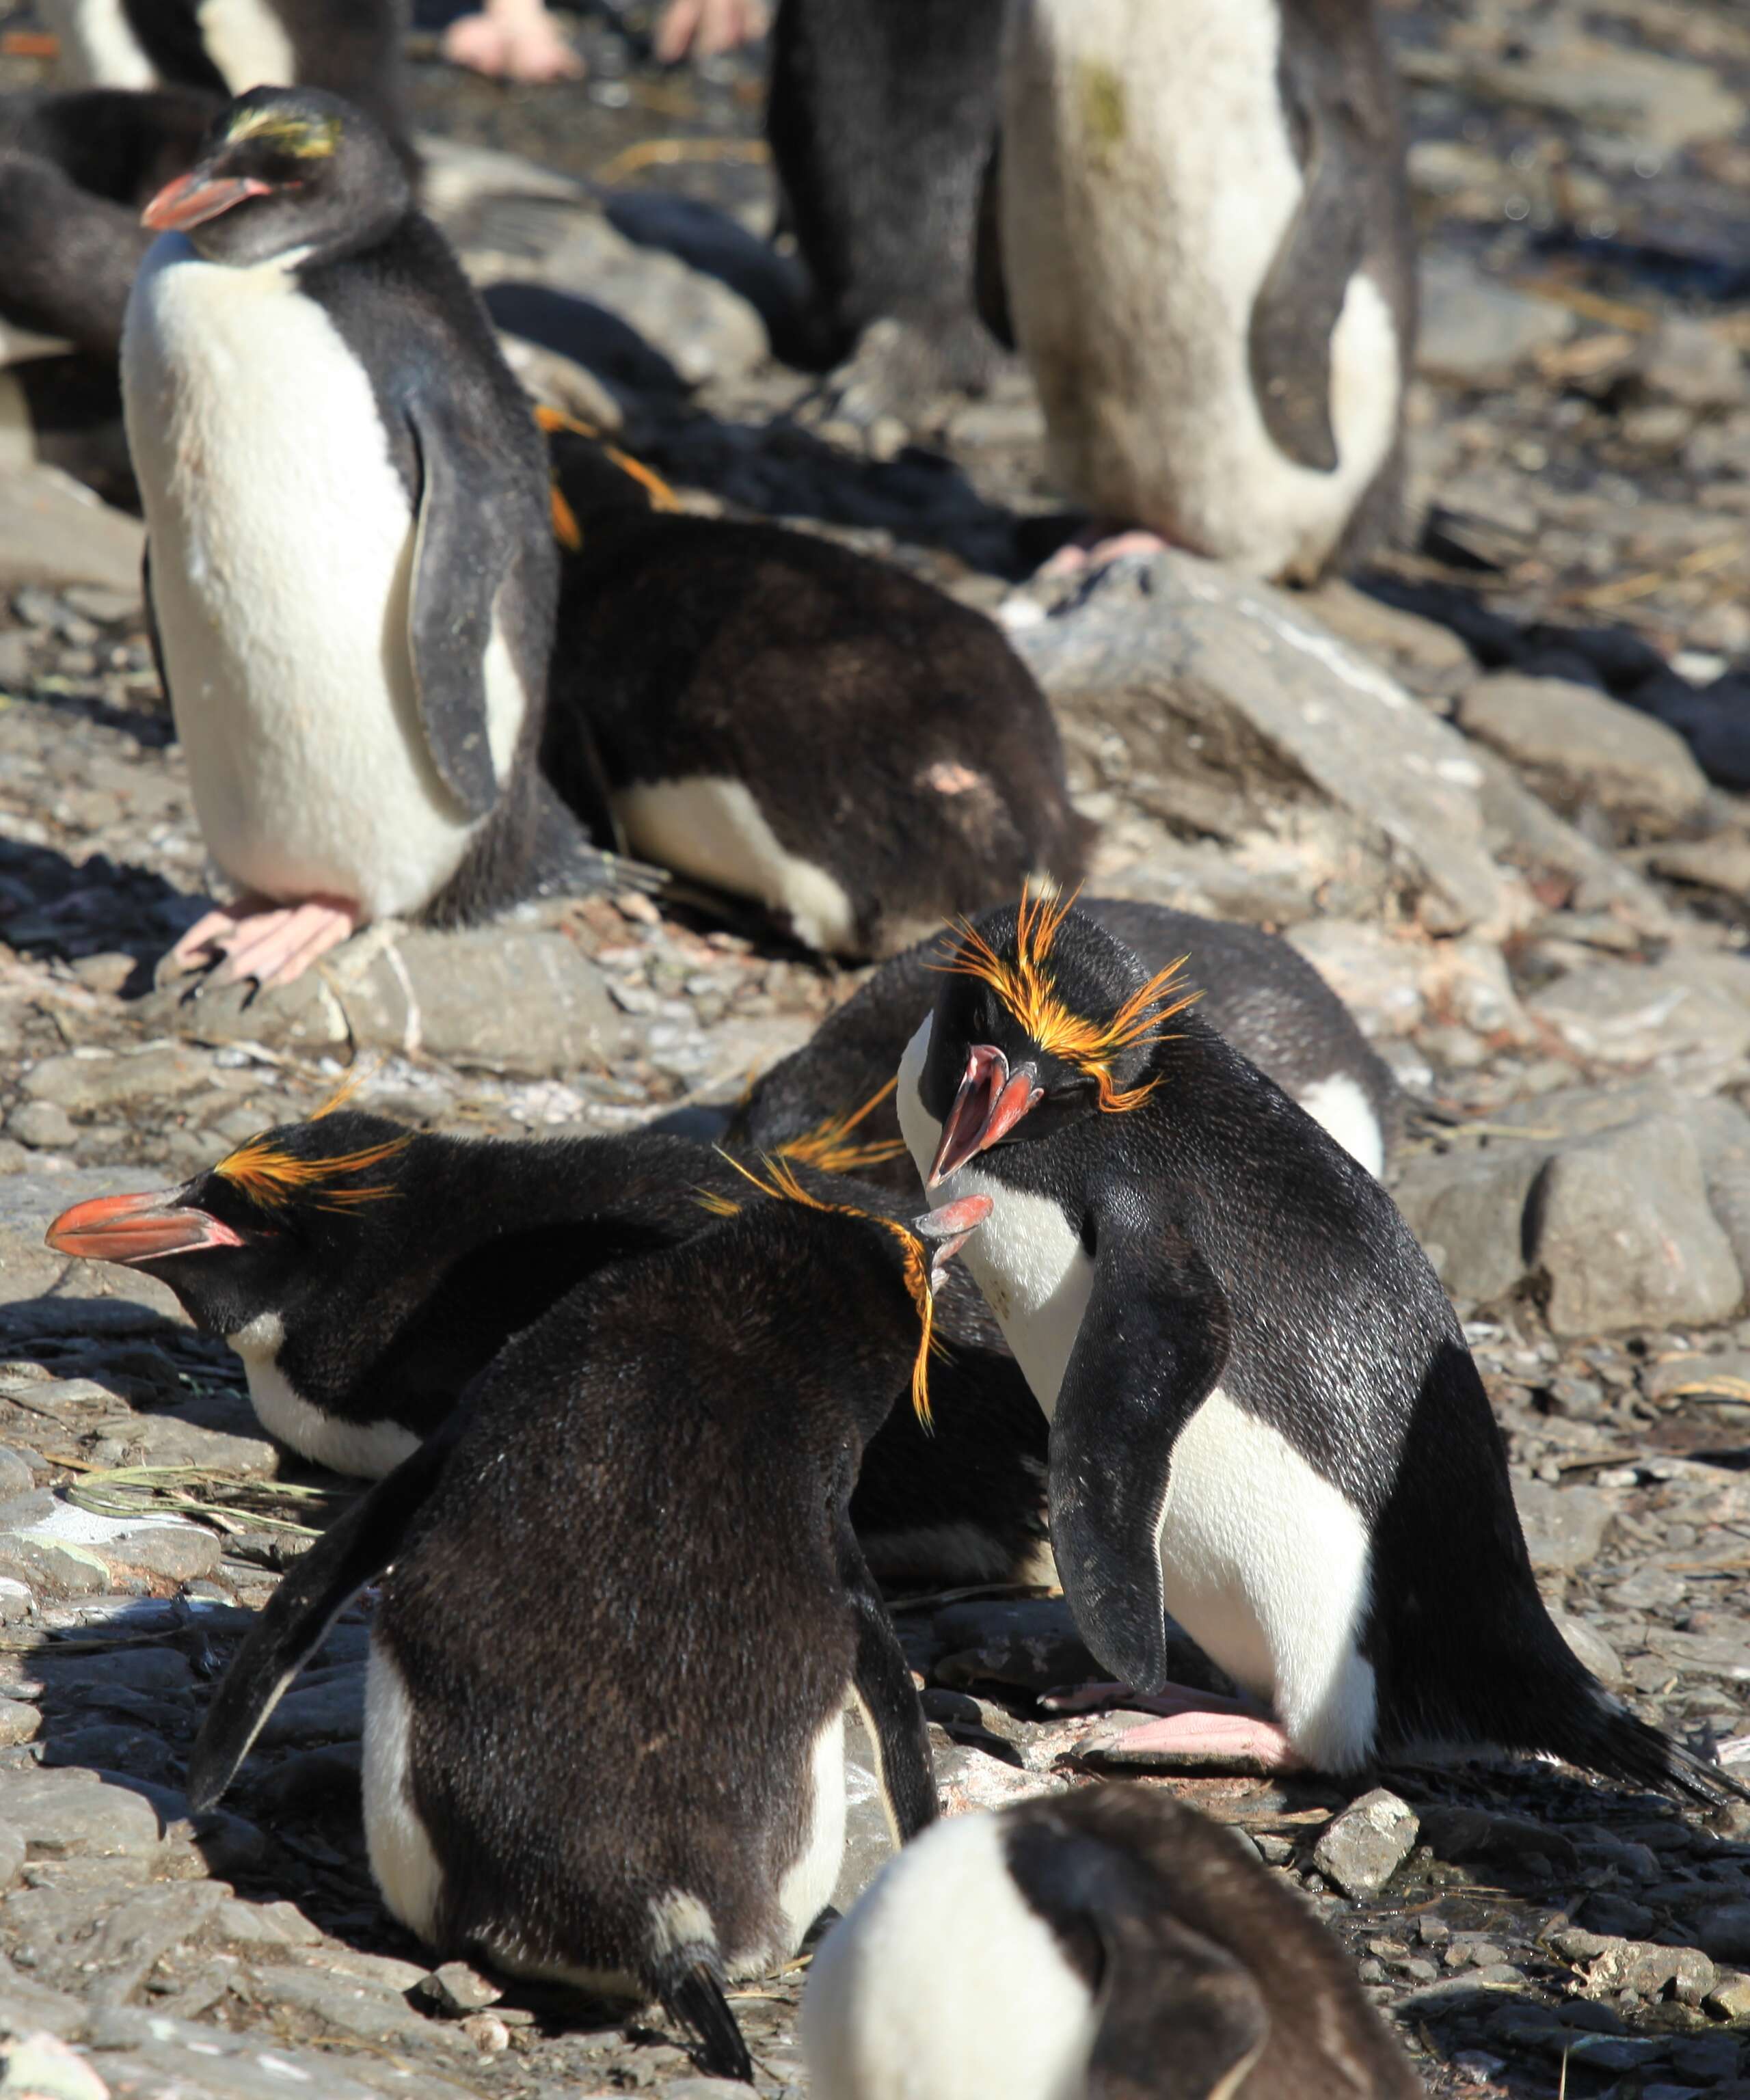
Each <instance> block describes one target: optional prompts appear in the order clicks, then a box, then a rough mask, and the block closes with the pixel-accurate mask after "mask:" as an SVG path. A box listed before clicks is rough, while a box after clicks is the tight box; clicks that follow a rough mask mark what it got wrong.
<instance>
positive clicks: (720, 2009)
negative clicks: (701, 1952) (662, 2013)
mask: <svg viewBox="0 0 1750 2100" xmlns="http://www.w3.org/2000/svg"><path fill="white" fill-rule="evenodd" d="M657 1995H658V1996H659V1997H660V1998H661V2000H662V2001H663V2007H664V2009H665V2010H666V2011H667V2012H668V2017H669V2018H671V2019H672V2020H675V2021H677V2022H678V2023H680V2025H681V2026H682V2027H685V2029H686V2031H687V2032H688V2033H689V2034H690V2035H694V2036H697V2037H698V2040H699V2067H700V2068H701V2069H702V2070H703V2071H707V2072H708V2073H709V2074H710V2076H712V2077H713V2078H738V2079H740V2080H741V2081H742V2083H743V2085H752V2083H753V2058H752V2057H751V2056H749V2055H748V2054H747V2043H746V2042H745V2041H744V2040H743V2039H742V2031H741V2028H740V2027H739V2026H738V2024H737V2022H736V2018H735V2015H734V2013H733V2012H732V2011H731V2010H730V2002H729V2001H728V1999H727V1998H725V1996H724V1995H723V1986H722V1984H721V1983H719V1982H718V1980H717V1979H716V1975H715V1974H713V1972H712V1970H711V1968H710V1967H709V1966H708V1965H707V1963H705V1962H703V1961H691V1962H690V1963H689V1964H688V1965H687V1966H686V1967H685V1969H683V1970H680V1971H679V1972H678V1973H677V1975H676V1976H675V1978H674V1980H673V1981H672V1982H671V1983H665V1984H663V1986H662V1988H660V1989H659V1992H658V1993H657Z"/></svg>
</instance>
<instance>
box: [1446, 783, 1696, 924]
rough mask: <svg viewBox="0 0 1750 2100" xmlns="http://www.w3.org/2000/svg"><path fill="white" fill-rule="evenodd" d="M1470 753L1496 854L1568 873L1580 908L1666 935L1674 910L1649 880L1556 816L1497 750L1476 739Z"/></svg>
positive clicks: (1518, 864) (1519, 863)
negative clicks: (1477, 772) (1479, 782)
mask: <svg viewBox="0 0 1750 2100" xmlns="http://www.w3.org/2000/svg"><path fill="white" fill-rule="evenodd" d="M1470 755H1471V757H1473V758H1474V760H1475V761H1476V764H1477V768H1478V770H1479V772H1480V773H1481V774H1482V776H1483V785H1482V789H1481V792H1480V795H1479V804H1480V807H1481V809H1482V811H1483V836H1484V838H1485V840H1487V842H1488V848H1489V850H1490V852H1491V853H1492V854H1494V855H1495V856H1496V857H1497V858H1499V859H1503V860H1507V861H1510V862H1512V863H1513V864H1514V866H1515V867H1527V868H1547V869H1549V870H1551V871H1554V872H1555V873H1557V874H1559V875H1563V876H1567V877H1568V879H1569V880H1571V882H1572V884H1573V885H1574V895H1573V906H1574V909H1575V910H1576V911H1608V912H1609V913H1610V914H1611V916H1612V917H1613V918H1614V919H1616V920H1618V921H1619V922H1620V924H1621V925H1622V926H1623V927H1624V929H1632V930H1633V931H1635V932H1637V933H1643V934H1650V935H1653V936H1655V937H1668V935H1669V933H1670V932H1671V930H1672V927H1673V923H1674V922H1673V915H1672V913H1671V910H1670V907H1668V905H1667V904H1666V902H1665V901H1664V898H1662V897H1661V896H1660V893H1659V892H1658V890H1657V889H1655V887H1654V885H1652V884H1651V883H1650V882H1648V881H1647V880H1646V879H1645V878H1644V877H1643V876H1640V875H1638V874H1637V873H1636V872H1635V871H1634V870H1633V868H1632V867H1629V865H1628V863H1627V862H1625V861H1623V860H1620V859H1619V858H1617V857H1616V854H1611V853H1607V852H1606V851H1605V850H1604V849H1603V848H1602V846H1599V845H1594V843H1593V841H1592V840H1590V839H1589V838H1587V837H1586V836H1585V834H1584V832H1580V831H1578V830H1576V827H1574V826H1573V825H1572V824H1570V823H1567V822H1565V821H1564V820H1563V818H1560V817H1558V816H1557V814H1555V812H1554V810H1552V809H1551V808H1550V807H1549V804H1548V803H1547V802H1545V801H1541V800H1540V799H1539V797H1538V796H1536V795H1534V794H1532V791H1531V790H1530V788H1528V787H1527V786H1526V785H1525V783H1524V782H1523V780H1521V779H1520V778H1519V774H1517V773H1516V772H1515V771H1514V769H1513V768H1512V766H1511V765H1509V764H1508V762H1507V761H1506V760H1505V759H1504V758H1503V757H1501V755H1500V753H1499V752H1493V751H1491V750H1490V749H1489V748H1488V746H1487V745H1486V744H1473V745H1472V746H1471V747H1470Z"/></svg>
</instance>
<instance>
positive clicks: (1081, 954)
mask: <svg viewBox="0 0 1750 2100" xmlns="http://www.w3.org/2000/svg"><path fill="white" fill-rule="evenodd" d="M1188 990H1189V987H1188V986H1182V985H1181V983H1180V982H1179V980H1178V979H1177V978H1176V977H1175V976H1174V973H1172V972H1170V971H1166V972H1162V973H1159V974H1157V975H1156V976H1154V977H1150V975H1149V974H1148V971H1147V970H1146V969H1144V967H1143V965H1142V964H1141V963H1139V961H1138V960H1137V959H1136V957H1135V955H1133V954H1131V951H1129V950H1128V949H1126V947H1125V946H1123V945H1122V943H1121V942H1118V941H1116V940H1114V939H1113V937H1112V936H1111V935H1110V934H1109V933H1106V932H1105V931H1104V929H1103V928H1101V927H1100V926H1097V925H1095V924H1094V922H1093V921H1092V920H1090V919H1088V918H1087V916H1086V915H1083V914H1082V913H1080V912H1078V911H1073V910H1072V909H1070V908H1069V907H1060V906H1051V905H1047V904H1043V903H1037V902H1032V903H1025V904H1024V905H1023V906H1022V907H1021V908H1020V911H1018V912H1017V911H1016V910H1014V909H1013V908H1008V907H1005V908H1003V909H1002V910H999V911H994V912H991V913H989V914H987V915H985V917H984V918H983V919H982V920H980V921H979V922H978V924H977V925H976V928H972V929H968V931H967V933H965V934H964V935H963V938H962V942H961V945H960V947H959V951H958V952H957V955H956V957H955V964H954V969H953V970H952V971H951V972H950V973H949V974H947V975H946V976H944V977H943V978H942V979H941V990H940V991H939V992H938V994H937V1001H936V1006H935V1009H934V1012H932V1014H931V1015H930V1016H929V1017H928V1018H927V1019H926V1021H924V1024H923V1026H922V1027H921V1028H920V1029H919V1031H918V1034H917V1035H916V1036H915V1039H913V1041H912V1043H911V1044H910V1047H909V1048H908V1049H907V1050H906V1057H905V1061H904V1063H903V1065H901V1070H900V1079H899V1086H898V1101H899V1115H900V1123H901V1127H902V1128H903V1129H904V1131H905V1133H906V1142H907V1144H908V1145H910V1149H911V1154H912V1157H913V1158H914V1159H915V1161H916V1162H917V1164H918V1168H919V1172H920V1173H921V1174H923V1176H924V1177H925V1182H926V1185H927V1186H928V1188H929V1189H931V1190H932V1199H934V1192H935V1191H937V1190H938V1189H940V1190H941V1191H942V1192H943V1194H944V1195H945V1196H946V1197H948V1198H957V1197H960V1196H964V1195H972V1194H975V1193H976V1194H983V1195H987V1196H990V1197H991V1198H994V1202H995V1205H996V1208H995V1211H994V1215H993V1216H992V1219H991V1220H990V1225H989V1227H988V1228H987V1229H986V1230H985V1232H984V1233H982V1234H981V1236H980V1239H979V1242H977V1244H976V1246H974V1248H973V1249H972V1250H971V1251H970V1252H969V1256H968V1266H969V1267H970V1268H971V1269H972V1274H973V1276H974V1277H975V1279H976V1282H978V1284H979V1285H980V1286H981V1289H982V1290H984V1292H985V1296H986V1298H987V1299H989V1300H990V1305H991V1308H992V1310H993V1311H994V1312H995V1313H996V1315H997V1317H998V1320H999V1321H1001V1322H1002V1325H1003V1332H1004V1333H1005V1334H1006V1335H1007V1336H1008V1339H1009V1343H1010V1346H1011V1347H1012V1348H1013V1350H1014V1352H1015V1355H1016V1361H1018V1362H1019V1363H1020V1366H1021V1369H1022V1370H1023V1371H1025V1374H1026V1375H1027V1379H1028V1383H1029V1384H1030V1385H1031V1386H1032V1387H1033V1390H1034V1394H1035V1395H1036V1396H1037V1397H1038V1401H1039V1403H1040V1405H1041V1406H1043V1408H1044V1409H1045V1410H1046V1412H1047V1414H1049V1415H1050V1416H1051V1542H1052V1551H1053V1552H1054V1554H1055V1555H1056V1561H1057V1567H1058V1570H1059V1573H1060V1577H1061V1578H1062V1581H1063V1584H1064V1589H1065V1595H1066V1596H1067V1597H1068V1599H1069V1603H1070V1605H1071V1607H1072V1608H1073V1612H1074V1613H1075V1617H1076V1623H1077V1625H1078V1627H1079V1628H1080V1630H1081V1632H1082V1638H1083V1639H1085V1640H1086V1641H1087V1644H1088V1646H1089V1647H1090V1648H1091V1649H1092V1650H1093V1652H1094V1653H1095V1655H1096V1656H1098V1657H1100V1660H1101V1661H1102V1662H1104V1664H1105V1665H1106V1666H1107V1667H1108V1668H1109V1670H1112V1671H1113V1673H1114V1674H1116V1675H1118V1676H1121V1677H1123V1678H1125V1679H1127V1680H1128V1681H1129V1682H1130V1683H1131V1684H1133V1685H1135V1686H1136V1687H1138V1688H1139V1690H1140V1691H1141V1692H1144V1693H1151V1694H1160V1693H1162V1692H1163V1690H1164V1689H1165V1688H1166V1684H1165V1681H1166V1633H1165V1627H1164V1622H1163V1606H1164V1608H1165V1610H1166V1611H1170V1612H1171V1613H1172V1614H1173V1616H1174V1617H1175V1619H1176V1620H1177V1621H1179V1624H1181V1625H1182V1626H1184V1628H1185V1630H1186V1631H1187V1632H1188V1633H1189V1634H1190V1635H1191V1636H1192V1639H1195V1640H1196V1641H1197V1643H1198V1644H1199V1646H1200V1647H1201V1648H1203V1649H1204V1650H1205V1652H1206V1653H1208V1654H1209V1655H1210V1656H1211V1657H1213V1658H1214V1660H1215V1661H1217V1662H1219V1664H1220V1665H1221V1666H1222V1668H1223V1669H1224V1670H1227V1671H1228V1674H1230V1675H1231V1676H1232V1677H1233V1678H1234V1679H1236V1681H1237V1682H1238V1683H1240V1684H1241V1686H1242V1687H1244V1688H1245V1690H1246V1691H1247V1692H1250V1693H1252V1694H1254V1695H1255V1696H1259V1697H1262V1698H1266V1699H1268V1700H1270V1701H1272V1702H1273V1705H1274V1707H1275V1710H1276V1718H1277V1722H1278V1723H1280V1726H1278V1725H1276V1724H1274V1723H1263V1722H1259V1721H1257V1720H1254V1719H1251V1718H1247V1717H1245V1716H1240V1715H1228V1716H1224V1717H1221V1718H1219V1719H1212V1718H1211V1717H1210V1716H1209V1715H1208V1714H1206V1713H1205V1714H1201V1715H1199V1714H1183V1713H1179V1714H1176V1715H1174V1714H1173V1710H1172V1708H1171V1707H1169V1709H1168V1711H1169V1714H1170V1715H1172V1718H1166V1719H1164V1720H1162V1721H1158V1722H1155V1723H1150V1724H1149V1725H1148V1727H1147V1728H1146V1729H1144V1730H1142V1731H1139V1732H1137V1734H1136V1736H1135V1738H1134V1740H1135V1741H1136V1742H1137V1743H1142V1742H1144V1741H1148V1742H1151V1743H1153V1744H1157V1745H1166V1746H1173V1747H1178V1748H1181V1749H1188V1750H1192V1751H1201V1750H1204V1749H1210V1748H1214V1747H1219V1746H1222V1745H1227V1746H1229V1747H1232V1748H1234V1749H1244V1750H1245V1751H1246V1752H1248V1753H1250V1754H1254V1755H1258V1756H1261V1757H1263V1758H1265V1759H1266V1760H1270V1759H1272V1758H1274V1759H1278V1760H1280V1759H1281V1758H1285V1757H1287V1756H1288V1755H1289V1754H1296V1755H1298V1756H1299V1757H1300V1758H1304V1759H1305V1760H1307V1762H1310V1763H1311V1764H1314V1765H1316V1766H1317V1767H1320V1768H1321V1769H1323V1770H1325V1771H1331V1772H1335V1773H1342V1774H1349V1773H1354V1772H1356V1771H1360V1770H1361V1769H1362V1768H1363V1767H1365V1766H1367V1765H1368V1764H1369V1762H1371V1761H1372V1760H1373V1759H1374V1758H1376V1757H1378V1756H1381V1755H1389V1754H1394V1753H1398V1752H1402V1751H1405V1750H1408V1749H1411V1748H1413V1747H1414V1746H1418V1745H1430V1744H1433V1745H1457V1744H1466V1743H1472V1744H1498V1745H1501V1746H1503V1747H1504V1748H1506V1749H1515V1750H1529V1751H1538V1750H1541V1751H1548V1752H1551V1753H1553V1754H1555V1755H1556V1756H1558V1757H1563V1758H1567V1759H1568V1760H1569V1761H1570V1762H1572V1763H1575V1764H1577V1765H1583V1766H1588V1767H1591V1768H1592V1769H1593V1770H1594V1771H1598V1772H1603V1773H1607V1774H1609V1775H1611V1776H1612V1777H1615V1778H1618V1779H1623V1780H1632V1781H1633V1782H1636V1783H1638V1784H1640V1785H1653V1786H1658V1787H1662V1788H1664V1789H1668V1790H1670V1791H1672V1792H1674V1793H1684V1794H1687V1795H1689V1796H1690V1797H1692V1798H1695V1799H1698V1800H1702V1801H1707V1802H1718V1801H1720V1800H1721V1799H1722V1798H1725V1797H1726V1794H1727V1793H1743V1794H1744V1795H1745V1797H1746V1798H1750V1789H1741V1788H1739V1786H1738V1785H1737V1783H1736V1782H1735V1780H1732V1779H1730V1777H1729V1776H1727V1775H1726V1774H1725V1773H1724V1772H1722V1771H1721V1770H1720V1768H1719V1767H1717V1766H1713V1765H1705V1764H1704V1763H1703V1762H1701V1761H1700V1760H1699V1759H1698V1758H1695V1757H1693V1756H1692V1755H1690V1753H1689V1752H1687V1751H1686V1750H1684V1749H1682V1748H1680V1747H1679V1746H1678V1745H1676V1744H1674V1743H1672V1742H1670V1741H1668V1740H1667V1739H1666V1738H1665V1737H1664V1736H1661V1735H1660V1734H1659V1733H1658V1732H1655V1730H1653V1729H1651V1728H1649V1727H1645V1726H1644V1725H1643V1724H1642V1723H1641V1722H1639V1721H1638V1720H1636V1719H1635V1718H1633V1716H1632V1715H1631V1714H1629V1713H1628V1712H1627V1711H1626V1710H1625V1709H1624V1708H1623V1707H1622V1706H1620V1705H1619V1704H1618V1703H1617V1702H1616V1701H1614V1700H1612V1699H1611V1697H1610V1696H1609V1695H1608V1694H1607V1692H1605V1691H1604V1689H1603V1688H1602V1686H1601V1685H1599V1684H1598V1682H1597V1680H1596V1679H1594V1678H1593V1677H1592V1676H1591V1675H1590V1674H1589V1672H1588V1671H1587V1670H1585V1668H1584V1667H1583V1666H1582V1665H1581V1664H1580V1662H1579V1661H1578V1660H1577V1659H1576V1657H1575V1656H1574V1655H1573V1654H1572V1653H1571V1651H1570V1650H1569V1649H1568V1648H1567V1645H1566V1644H1565V1643H1564V1642H1563V1639H1562V1638H1561V1636H1560V1635H1558V1633H1557V1631H1556V1630H1555V1628H1554V1626H1553V1625H1552V1624H1551V1623H1550V1621H1549V1614H1548V1612H1546V1611H1545V1608H1544V1605H1543V1601H1542V1599H1541V1597H1540V1596H1539V1595H1538V1592H1537V1586H1536V1582H1535V1581H1534V1579H1533V1577H1532V1568H1531V1562H1530V1560H1529V1558H1528V1557H1527V1553H1526V1550H1525V1542H1524V1538H1523V1535H1522V1533H1521V1532H1520V1529H1519V1517H1518V1515H1517V1513H1516V1511H1515V1510H1514V1504H1513V1495H1512V1490H1511V1488H1510V1484H1509V1481H1508V1476H1507V1462H1506V1454H1505V1450H1504V1449H1503V1446H1502V1444H1501V1432H1500V1431H1499V1429H1498V1428H1497V1426H1496V1423H1495V1418H1494V1416H1493V1415H1492V1414H1491V1412H1490V1410H1489V1405H1488V1397H1487V1396H1486V1395H1485V1394H1484V1392H1483V1383H1482V1381H1481V1379H1479V1377H1478V1375H1477V1370H1476V1366H1475V1365H1474V1363H1473V1362H1472V1361H1471V1358H1470V1351H1469V1350H1468V1349H1467V1348H1466V1346H1465V1341H1464V1336H1463V1333H1462V1330H1461V1329H1460V1326H1459V1325H1458V1321H1457V1318H1456V1317H1455V1316H1454V1314H1453V1312H1452V1306H1451V1304H1449V1303H1448V1299H1447V1296H1446V1294H1445V1292H1444V1290H1442V1289H1441V1288H1440V1285H1439V1280H1438V1278H1437V1277H1435V1273H1434V1271H1433V1269H1432V1268H1430V1266H1429V1264H1428V1262H1427V1260H1426V1257H1425V1256H1424V1255H1423V1254H1422V1251H1421V1249H1420V1248H1419V1247H1418V1246H1417V1244H1416V1242H1415V1241H1414V1239H1413V1237H1411V1235H1410V1233H1409V1231H1408V1228H1407V1227H1406V1226H1405V1225H1404V1221H1403V1220H1402V1219H1401V1218H1400V1216H1399V1215H1398V1213H1397V1211H1396V1210H1395V1207H1393V1205H1392V1202H1391V1198H1390V1197H1388V1196H1387V1195H1386V1193H1385V1191H1384V1189H1382V1188H1381V1187H1380V1185H1379V1184H1378V1182H1377V1181H1376V1180H1373V1176H1371V1175H1369V1174H1366V1173H1364V1172H1363V1171H1362V1170H1361V1169H1360V1167H1358V1166H1357V1165H1356V1164H1355V1162H1354V1161H1353V1160H1352V1159H1351V1158H1349V1156H1348V1155H1347V1153H1345V1152H1343V1151H1342V1149H1340V1148H1339V1147H1338V1145H1336V1144H1335V1143H1333V1140H1331V1139H1330V1138H1329V1137H1328V1136H1326V1135H1325V1132H1323V1131H1322V1130H1320V1127H1318V1125H1317V1124H1316V1123H1314V1122H1313V1121H1312V1119H1311V1117H1310V1116H1307V1114H1304V1113H1303V1110H1300V1109H1299V1108H1298V1107H1297V1106H1296V1105H1295V1104H1294V1102H1293V1101H1290V1100H1289V1098H1288V1096H1286V1095H1285V1093H1283V1092H1281V1089H1280V1088H1279V1087H1276V1086H1275V1085H1274V1084H1273V1083H1272V1082H1271V1081H1270V1080H1268V1079H1266V1078H1265V1077H1264V1076H1263V1074H1262V1073H1261V1072H1259V1070H1257V1069H1256V1067H1255V1066H1254V1065H1249V1064H1248V1063H1247V1062H1246V1061H1245V1059H1244V1058H1243V1057H1241V1056H1240V1055H1239V1054H1238V1052H1236V1051H1234V1050H1233V1049H1232V1048H1230V1047H1229V1046H1228V1044H1227V1043H1224V1042H1223V1040H1222V1039H1221V1038H1220V1037H1219V1035H1216V1034H1215V1032H1214V1030H1213V1029H1211V1028H1210V1026H1209V1025H1208V1024H1207V1022H1206V1021H1202V1020H1201V1019H1200V1018H1199V1017H1198V1015H1197V1011H1196V1009H1195V1008H1192V1009H1191V1010H1190V1011H1188V1012H1187V1011H1184V1010H1182V1008H1183V1005H1184V997H1185V995H1186V993H1187V992H1188ZM1193 1698H1194V1696H1193Z"/></svg>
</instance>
